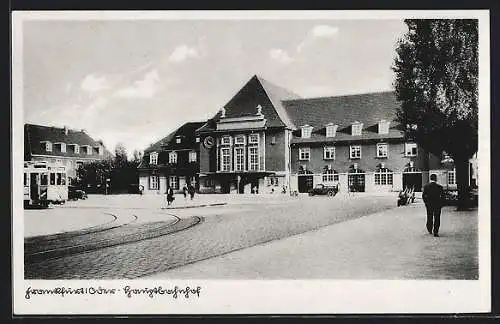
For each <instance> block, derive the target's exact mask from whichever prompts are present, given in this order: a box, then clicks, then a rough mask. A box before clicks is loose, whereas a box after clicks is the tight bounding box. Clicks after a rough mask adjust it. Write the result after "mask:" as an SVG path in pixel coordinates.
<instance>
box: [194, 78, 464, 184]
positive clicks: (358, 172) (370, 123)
mask: <svg viewBox="0 0 500 324" xmlns="http://www.w3.org/2000/svg"><path fill="white" fill-rule="evenodd" d="M398 106H399V103H398V101H397V100H396V96H395V94H394V92H392V91H385V92H375V93H366V94H357V95H346V96H335V97H321V98H306V99H304V98H301V97H300V96H298V95H296V94H294V93H292V92H290V91H288V90H287V89H284V88H282V87H279V86H276V85H274V84H272V83H270V82H268V81H266V80H264V79H263V78H261V77H259V76H253V77H252V78H251V79H250V80H249V81H248V82H247V83H246V84H245V85H244V86H243V87H242V88H241V89H240V91H238V92H237V93H236V94H235V95H234V96H233V98H231V99H230V100H229V102H227V103H226V104H225V105H224V106H223V107H222V108H221V109H220V110H219V111H218V112H217V113H216V114H215V115H214V116H213V117H212V118H211V119H209V120H208V121H207V122H206V123H205V124H204V125H203V126H202V127H200V128H199V129H197V130H196V136H197V137H199V138H200V143H201V145H200V160H199V163H200V172H199V190H200V192H214V193H247V192H254V193H255V192H258V193H273V192H279V191H282V190H283V189H284V191H286V192H290V191H298V192H307V191H308V190H309V189H311V188H312V187H313V186H315V185H316V184H319V183H322V184H327V185H328V184H338V185H339V186H340V188H341V190H349V191H393V190H394V191H395V190H401V189H403V188H405V187H412V188H414V189H415V190H417V191H419V190H421V188H422V187H423V185H424V184H425V183H427V182H428V179H429V174H430V173H434V174H437V175H438V178H439V180H440V182H441V183H443V184H445V185H446V186H447V187H448V188H456V180H455V179H456V177H455V176H454V172H455V171H454V169H453V167H451V168H450V167H449V166H446V164H445V163H443V162H442V161H443V158H442V157H438V156H435V155H433V154H431V153H429V152H425V151H424V150H423V149H422V148H421V147H419V146H418V145H417V143H415V142H414V141H412V140H411V139H408V138H405V136H404V133H403V132H402V131H401V130H400V129H398V128H397V125H396V123H395V122H394V119H395V113H396V109H397V107H398Z"/></svg>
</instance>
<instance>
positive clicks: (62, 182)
mask: <svg viewBox="0 0 500 324" xmlns="http://www.w3.org/2000/svg"><path fill="white" fill-rule="evenodd" d="M61 185H63V186H65V185H66V173H61Z"/></svg>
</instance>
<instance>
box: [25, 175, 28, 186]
mask: <svg viewBox="0 0 500 324" xmlns="http://www.w3.org/2000/svg"><path fill="white" fill-rule="evenodd" d="M24 185H25V186H27V185H28V174H27V173H25V174H24Z"/></svg>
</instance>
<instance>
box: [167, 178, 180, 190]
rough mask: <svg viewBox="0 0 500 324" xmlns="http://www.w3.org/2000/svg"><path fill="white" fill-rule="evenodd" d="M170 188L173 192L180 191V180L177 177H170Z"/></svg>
mask: <svg viewBox="0 0 500 324" xmlns="http://www.w3.org/2000/svg"><path fill="white" fill-rule="evenodd" d="M168 186H169V187H170V188H172V189H173V190H179V178H178V177H176V176H172V177H169V178H168Z"/></svg>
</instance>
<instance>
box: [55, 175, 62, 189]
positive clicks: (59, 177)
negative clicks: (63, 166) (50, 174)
mask: <svg viewBox="0 0 500 324" xmlns="http://www.w3.org/2000/svg"><path fill="white" fill-rule="evenodd" d="M61 180H62V174H61V173H59V172H58V173H56V185H58V186H60V185H61Z"/></svg>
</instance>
